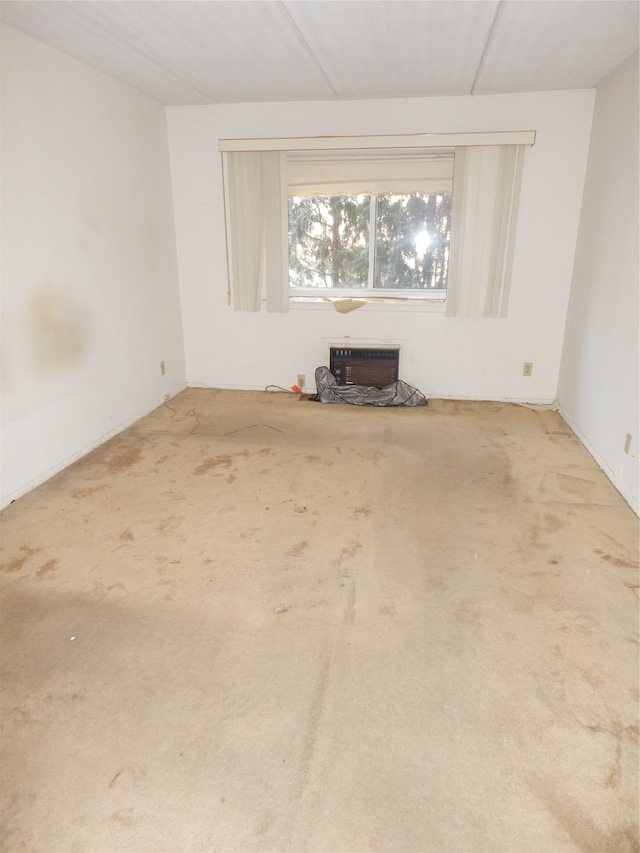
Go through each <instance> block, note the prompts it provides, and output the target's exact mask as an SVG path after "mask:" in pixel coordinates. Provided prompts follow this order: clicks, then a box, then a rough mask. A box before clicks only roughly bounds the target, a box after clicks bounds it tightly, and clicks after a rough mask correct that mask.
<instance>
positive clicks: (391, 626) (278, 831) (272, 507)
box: [1, 389, 638, 853]
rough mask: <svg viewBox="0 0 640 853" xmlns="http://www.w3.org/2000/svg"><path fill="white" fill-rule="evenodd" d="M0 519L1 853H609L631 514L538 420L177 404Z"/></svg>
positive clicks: (625, 828) (621, 816)
mask: <svg viewBox="0 0 640 853" xmlns="http://www.w3.org/2000/svg"><path fill="white" fill-rule="evenodd" d="M2 527H3V536H2V554H1V559H2V569H3V572H2V576H1V577H2V643H3V646H2V671H3V735H2V737H3V739H2V771H1V772H2V796H3V813H2V819H3V837H2V842H1V845H2V850H3V851H42V853H58V851H77V853H93V851H106V853H115V851H123V853H124V852H125V851H132V853H144V852H145V851H167V853H170V852H172V851H254V850H261V851H434V853H458V851H460V853H463V852H464V853H467V851H469V853H471V851H492V853H502V851H504V853H524V851H535V853H546V851H549V853H562V851H591V852H592V853H609V851H610V853H626V851H632V850H637V849H638V840H637V839H638V751H637V742H638V682H637V676H638V645H637V630H638V597H637V591H638V570H637V566H638V563H637V560H638V553H637V551H638V519H637V518H636V516H635V515H634V514H633V513H632V511H631V510H630V509H629V508H628V506H627V505H626V504H625V503H624V501H623V500H622V498H621V497H620V496H619V495H618V493H617V492H616V491H615V489H614V488H613V486H611V484H610V483H609V481H608V480H607V479H606V478H605V476H604V475H603V474H602V473H601V472H600V470H599V469H598V468H597V466H596V464H595V463H594V461H593V460H592V459H591V457H590V456H589V455H588V454H587V452H586V451H585V450H584V449H583V447H582V446H581V445H580V443H579V442H578V440H577V439H576V438H575V437H574V436H573V435H572V434H571V432H570V431H569V430H568V428H567V427H566V425H565V424H564V423H563V421H562V420H561V418H560V417H559V416H558V415H557V414H555V413H544V414H541V413H537V412H534V411H532V410H529V409H526V408H521V407H517V406H513V405H502V404H493V403H454V402H440V401H434V402H432V404H431V405H430V406H429V407H428V408H423V409H397V410H392V409H384V410H377V409H370V408H359V407H350V406H345V405H329V406H323V405H321V404H318V403H311V402H303V401H298V400H297V398H296V397H294V396H293V395H286V394H266V393H253V392H233V391H230V392H223V391H211V390H195V389H194V390H189V391H185V392H183V393H182V394H180V395H179V396H178V397H176V398H175V399H174V400H172V401H171V402H170V403H169V404H168V405H167V406H166V407H161V408H160V409H158V410H157V411H156V412H154V413H153V414H151V415H150V416H149V417H147V418H145V419H143V420H142V421H140V422H139V423H138V424H137V425H136V426H134V427H132V428H131V429H129V430H127V431H126V432H125V433H123V434H122V435H121V436H119V437H118V438H116V439H114V440H112V441H110V442H108V443H107V444H106V445H104V446H102V447H101V448H99V449H98V450H96V451H94V452H93V453H91V454H90V455H89V456H87V457H85V458H84V459H83V460H81V461H80V462H78V463H77V464H75V465H73V466H71V467H70V468H68V469H67V470H66V471H64V472H63V473H61V474H59V475H58V476H56V477H54V478H53V479H51V480H50V481H49V482H48V483H46V484H45V485H43V486H41V487H40V488H38V489H36V490H34V491H33V492H31V493H30V494H29V495H27V496H26V497H24V498H22V499H20V500H19V501H17V502H16V503H15V504H13V505H12V506H10V507H9V508H8V509H7V510H6V511H5V512H4V513H3V514H2Z"/></svg>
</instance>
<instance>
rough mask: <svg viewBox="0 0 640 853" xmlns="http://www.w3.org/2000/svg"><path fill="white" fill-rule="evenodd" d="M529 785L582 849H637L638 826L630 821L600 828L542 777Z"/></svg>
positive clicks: (590, 852)
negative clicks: (550, 786) (544, 781)
mask: <svg viewBox="0 0 640 853" xmlns="http://www.w3.org/2000/svg"><path fill="white" fill-rule="evenodd" d="M530 787H531V790H532V791H533V793H534V794H535V795H536V796H537V797H538V799H539V800H540V801H541V802H542V803H543V805H544V806H545V807H546V808H547V810H548V811H549V812H550V813H551V814H552V815H553V817H554V818H555V820H556V821H557V822H558V824H559V825H560V826H561V827H562V829H563V830H564V831H565V832H566V834H567V835H568V836H569V838H571V840H572V841H573V842H574V844H576V846H577V847H578V848H579V849H580V850H583V851H584V853H637V852H638V836H637V826H635V825H634V824H633V823H624V824H620V825H619V826H617V827H613V828H612V829H610V830H609V831H607V830H604V829H601V828H600V827H599V826H598V825H597V824H596V823H595V822H594V821H593V820H591V818H590V817H589V816H588V814H586V813H585V812H584V810H583V809H581V808H580V806H579V804H578V803H577V802H576V801H575V800H573V799H572V798H571V797H569V796H567V794H566V793H563V794H562V796H559V795H558V794H556V793H555V791H552V790H550V789H549V788H548V787H547V786H546V785H545V784H544V783H543V782H541V781H538V782H536V783H533V784H530Z"/></svg>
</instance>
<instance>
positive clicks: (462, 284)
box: [445, 145, 524, 317]
mask: <svg viewBox="0 0 640 853" xmlns="http://www.w3.org/2000/svg"><path fill="white" fill-rule="evenodd" d="M523 159H524V146H523V145H482V146H477V147H468V148H459V149H457V150H456V154H455V167H454V182H453V212H452V223H451V250H450V251H451V254H450V260H449V278H448V284H447V306H446V311H445V313H446V315H447V316H448V317H506V314H507V307H508V302H509V286H510V283H511V266H512V259H513V245H514V240H515V232H516V224H517V213H518V202H519V196H520V183H521V178H522V163H523Z"/></svg>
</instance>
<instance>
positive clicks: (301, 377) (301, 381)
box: [296, 373, 305, 388]
mask: <svg viewBox="0 0 640 853" xmlns="http://www.w3.org/2000/svg"><path fill="white" fill-rule="evenodd" d="M304 378H305V377H304V373H299V374H298V381H297V383H296V384H297V386H298V388H304Z"/></svg>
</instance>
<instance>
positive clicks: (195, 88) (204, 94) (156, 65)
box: [70, 3, 217, 106]
mask: <svg viewBox="0 0 640 853" xmlns="http://www.w3.org/2000/svg"><path fill="white" fill-rule="evenodd" d="M70 5H71V7H72V8H73V10H74V11H75V12H76V14H78V15H80V16H81V17H83V18H84V19H85V20H87V21H90V22H91V23H92V24H93V25H94V26H96V27H98V28H99V29H101V30H104V32H105V33H108V34H109V35H110V36H111V38H113V39H115V40H116V41H117V42H119V43H120V44H122V45H126V47H128V48H129V49H130V50H132V51H134V53H137V54H138V56H141V57H142V58H143V59H145V60H146V61H147V62H149V63H151V65H153V66H154V68H157V69H158V71H161V72H162V73H163V74H166V75H168V76H169V77H173V79H174V80H177V81H178V82H179V83H183V84H185V85H187V86H189V87H190V88H191V89H193V91H194V92H199V93H200V94H201V95H202V97H203V98H206V99H207V101H208V102H209V103H210V104H211V103H214V104H215V103H217V101H216V100H213V101H212V98H211V95H210V94H209V93H208V92H203V91H202V89H200V88H199V86H196V85H194V84H193V83H191V82H189V80H186V79H184V78H183V77H181V76H180V75H179V74H176V73H175V72H174V71H170V70H168V69H167V68H164V67H163V66H162V65H160V64H159V63H158V62H156V61H155V60H154V59H152V58H151V57H150V56H147V54H146V53H144V51H142V50H140V48H138V47H136V46H135V45H133V44H131V43H130V42H128V41H127V40H126V39H123V38H121V36H118V35H116V34H115V33H114V32H112V31H111V30H110V29H109V27H105V25H104V24H103V23H101V22H100V21H96V19H95V18H92V17H91V15H88V14H87V13H86V12H84V11H80V9H79V8H78V4H77V3H71V4H70ZM83 5H88V4H83ZM103 73H104V72H103ZM161 103H162V102H161ZM165 106H171V104H165Z"/></svg>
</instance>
